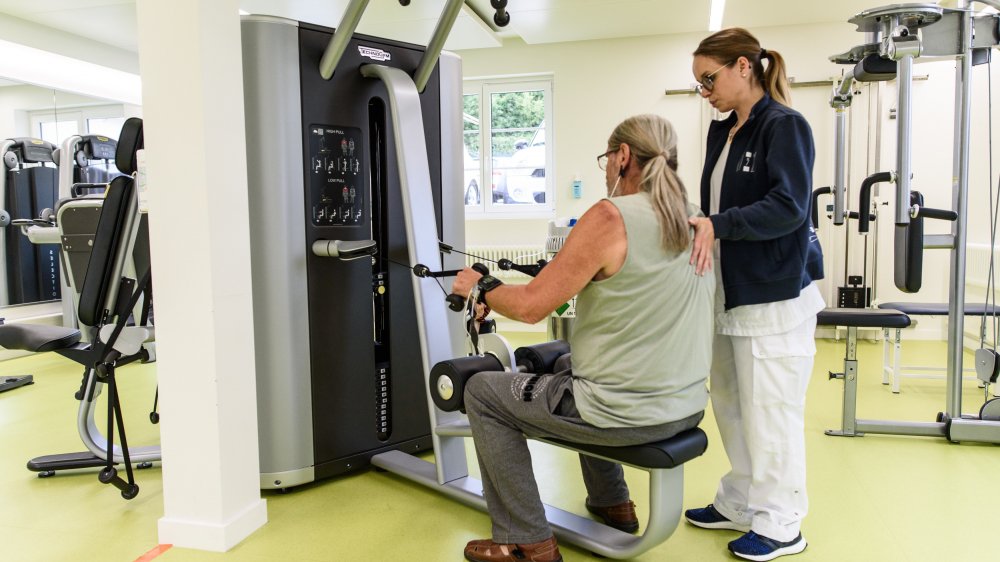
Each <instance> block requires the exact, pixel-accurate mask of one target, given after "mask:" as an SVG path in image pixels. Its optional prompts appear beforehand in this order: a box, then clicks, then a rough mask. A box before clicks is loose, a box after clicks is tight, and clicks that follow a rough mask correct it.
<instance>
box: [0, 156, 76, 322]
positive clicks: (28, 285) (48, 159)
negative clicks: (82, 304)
mask: <svg viewBox="0 0 1000 562" xmlns="http://www.w3.org/2000/svg"><path fill="white" fill-rule="evenodd" d="M54 150H55V146H53V145H52V143H49V142H46V141H43V140H39V139H32V138H16V139H7V140H4V141H0V155H2V156H3V161H4V166H3V170H4V174H3V175H2V176H0V255H2V260H0V261H2V264H3V266H4V267H5V269H6V272H7V273H6V276H5V277H3V279H0V305H7V304H23V303H30V302H38V301H46V300H55V299H58V298H59V297H60V294H61V292H60V291H61V287H60V284H59V246H58V245H57V244H41V245H36V244H33V243H32V242H31V241H30V240H28V238H27V236H25V235H24V234H23V233H22V232H21V230H20V228H19V227H18V226H17V225H16V224H14V222H15V221H18V220H21V221H23V220H31V219H34V218H35V217H38V216H39V215H40V214H41V213H42V211H43V210H45V209H50V210H51V209H54V208H55V206H56V200H57V199H58V197H59V195H58V188H59V185H58V173H57V171H56V168H55V167H54V164H55V161H54V159H53V151H54Z"/></svg>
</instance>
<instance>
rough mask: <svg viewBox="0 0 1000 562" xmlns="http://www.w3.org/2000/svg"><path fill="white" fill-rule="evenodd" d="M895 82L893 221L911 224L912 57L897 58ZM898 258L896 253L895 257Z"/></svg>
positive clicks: (899, 223) (898, 223) (900, 223)
mask: <svg viewBox="0 0 1000 562" xmlns="http://www.w3.org/2000/svg"><path fill="white" fill-rule="evenodd" d="M896 66H897V69H898V70H897V77H898V78H897V80H896V84H897V87H898V88H899V98H898V99H899V101H898V109H897V113H896V224H897V225H907V224H910V180H911V176H912V174H913V169H912V163H911V160H910V156H911V139H910V137H911V135H912V130H913V107H912V99H913V97H912V89H913V57H912V56H911V55H904V56H903V57H902V58H900V59H899V60H898V61H896ZM897 259H898V257H897Z"/></svg>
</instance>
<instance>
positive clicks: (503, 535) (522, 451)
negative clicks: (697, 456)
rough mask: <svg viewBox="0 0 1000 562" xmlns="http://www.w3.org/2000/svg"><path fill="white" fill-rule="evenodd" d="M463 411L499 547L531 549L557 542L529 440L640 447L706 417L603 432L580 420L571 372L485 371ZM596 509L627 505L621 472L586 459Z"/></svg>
mask: <svg viewBox="0 0 1000 562" xmlns="http://www.w3.org/2000/svg"><path fill="white" fill-rule="evenodd" d="M465 409H466V412H467V413H468V414H469V424H470V426H471V428H472V438H473V441H474V442H475V446H476V454H477V456H478V457H479V469H480V472H481V473H482V479H483V496H484V497H485V498H486V506H487V508H488V510H489V513H490V519H491V520H492V522H493V541H494V542H497V543H500V544H530V543H535V542H540V541H544V540H546V539H548V538H549V537H551V536H552V530H551V529H550V528H549V524H548V521H547V520H546V519H545V509H544V507H543V506H542V500H541V498H540V497H539V495H538V485H537V483H536V482H535V477H534V474H533V473H532V468H531V454H530V452H529V451H528V444H527V439H526V436H528V437H555V438H559V439H563V440H566V441H571V442H576V443H589V444H595V445H611V446H624V445H638V444H641V443H649V442H652V441H660V440H663V439H667V438H668V437H671V436H673V435H676V434H677V433H680V432H681V431H684V430H686V429H690V428H692V427H695V426H697V425H698V423H699V422H700V421H701V418H702V417H703V416H704V412H699V413H697V414H695V415H693V416H690V417H687V418H685V419H682V420H678V421H674V422H669V423H665V424H661V425H656V426H650V427H615V428H601V427H595V426H593V425H590V424H589V423H587V422H585V421H583V420H582V419H581V418H580V414H579V412H578V411H577V409H576V403H575V402H574V400H573V377H572V372H571V371H568V370H567V371H563V372H560V373H557V374H554V375H543V376H536V375H531V374H523V373H506V372H503V373H502V372H493V373H490V372H487V373H479V374H477V375H476V376H474V377H472V378H471V379H469V381H468V382H467V383H466V387H465ZM580 465H581V467H582V469H583V481H584V484H585V485H586V487H587V496H588V501H589V503H590V505H593V506H600V507H606V506H611V505H617V504H620V503H623V502H625V501H627V500H628V499H629V493H628V487H627V486H626V484H625V477H624V473H623V471H622V467H621V465H619V464H617V463H613V462H609V461H606V460H602V459H597V458H594V457H589V456H586V455H580Z"/></svg>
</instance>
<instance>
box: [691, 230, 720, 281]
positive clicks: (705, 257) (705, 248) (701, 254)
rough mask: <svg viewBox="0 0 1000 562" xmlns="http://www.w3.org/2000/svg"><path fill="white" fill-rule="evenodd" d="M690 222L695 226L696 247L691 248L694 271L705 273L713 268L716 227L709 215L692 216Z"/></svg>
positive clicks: (700, 273)
mask: <svg viewBox="0 0 1000 562" xmlns="http://www.w3.org/2000/svg"><path fill="white" fill-rule="evenodd" d="M688 223H689V224H690V225H691V226H693V227H694V247H693V248H692V249H691V261H690V263H691V264H692V265H694V272H695V273H697V274H698V275H704V274H705V272H706V271H709V270H711V269H712V250H713V247H714V246H715V227H713V226H712V221H711V220H709V219H708V217H691V218H689V219H688Z"/></svg>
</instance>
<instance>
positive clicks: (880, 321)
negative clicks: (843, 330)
mask: <svg viewBox="0 0 1000 562" xmlns="http://www.w3.org/2000/svg"><path fill="white" fill-rule="evenodd" d="M816 324H818V325H820V326H851V327H856V328H906V327H907V326H909V325H910V317H909V316H907V315H906V314H905V313H904V312H901V311H899V310H893V309H888V308H878V309H872V308H824V309H823V310H821V311H820V312H819V314H817V315H816Z"/></svg>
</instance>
